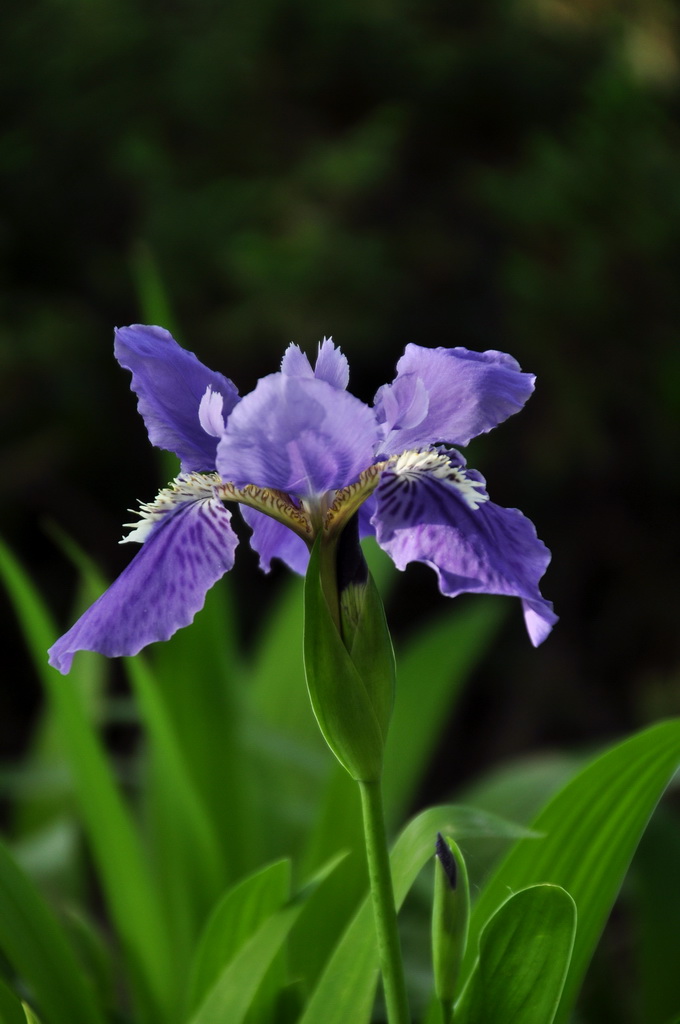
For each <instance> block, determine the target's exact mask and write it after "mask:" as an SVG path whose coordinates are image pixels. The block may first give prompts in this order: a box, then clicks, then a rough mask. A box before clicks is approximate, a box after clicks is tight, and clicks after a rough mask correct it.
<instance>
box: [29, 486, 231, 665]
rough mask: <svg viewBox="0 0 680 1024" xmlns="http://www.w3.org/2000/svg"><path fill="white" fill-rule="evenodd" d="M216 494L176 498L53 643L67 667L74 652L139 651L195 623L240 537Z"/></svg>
mask: <svg viewBox="0 0 680 1024" xmlns="http://www.w3.org/2000/svg"><path fill="white" fill-rule="evenodd" d="M230 520H231V514H230V513H229V512H227V510H226V509H225V508H224V506H223V505H222V503H221V502H219V501H217V500H216V499H214V498H212V497H210V498H201V499H199V500H194V501H189V502H185V503H184V504H181V505H178V506H177V507H176V508H175V509H174V511H172V512H171V513H169V514H168V515H167V516H165V517H164V518H163V519H162V520H160V521H159V522H158V524H157V525H156V526H155V527H154V528H153V530H152V532H151V533H150V534H149V536H148V538H147V540H146V541H145V542H144V544H143V546H142V548H141V550H140V551H139V553H138V554H137V555H136V556H135V557H134V558H133V560H132V561H131V562H130V564H129V565H128V567H127V568H126V569H124V570H123V572H122V573H121V575H120V576H119V577H118V579H117V580H115V581H114V582H113V583H112V584H111V586H110V587H109V589H108V590H107V591H106V592H105V593H104V594H102V596H101V597H100V598H99V599H98V600H97V601H95V603H94V604H93V605H92V606H91V607H90V608H89V609H88V610H87V611H86V612H85V614H84V615H82V616H81V617H80V618H79V619H78V621H77V622H76V624H75V625H74V626H72V627H71V629H69V631H68V632H67V633H65V634H64V636H62V637H61V639H59V640H57V642H56V643H55V644H54V646H53V647H51V648H50V651H49V656H50V659H49V660H50V664H51V665H54V666H55V668H58V669H59V671H60V672H63V673H66V672H68V671H69V669H70V668H71V662H72V660H73V655H74V654H75V652H76V651H99V653H100V654H105V655H106V656H107V657H109V658H116V657H120V656H122V655H132V654H136V653H137V652H138V651H140V650H141V649H142V647H146V645H147V644H150V643H153V642H154V641H156V640H167V639H168V638H169V637H171V636H172V634H173V633H175V632H176V631H177V630H178V629H180V628H181V627H182V626H187V625H189V623H190V622H192V621H193V618H194V615H195V614H196V612H198V611H199V610H200V609H201V608H202V607H203V603H204V601H205V595H206V593H207V591H208V590H209V589H210V587H211V586H212V585H213V583H215V582H216V581H217V580H218V579H219V578H220V577H221V576H223V575H224V573H225V572H228V570H229V569H231V567H232V566H233V564H234V551H235V549H236V545H237V544H238V539H237V537H236V534H235V533H234V531H233V529H232V527H231V524H230Z"/></svg>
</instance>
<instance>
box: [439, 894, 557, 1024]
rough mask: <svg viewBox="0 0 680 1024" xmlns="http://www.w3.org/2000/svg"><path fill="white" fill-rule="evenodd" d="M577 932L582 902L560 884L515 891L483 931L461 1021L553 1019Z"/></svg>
mask: <svg viewBox="0 0 680 1024" xmlns="http://www.w3.org/2000/svg"><path fill="white" fill-rule="evenodd" d="M575 934H576V904H575V903H574V901H573V899H572V898H571V896H570V895H569V893H568V892H566V891H565V890H564V889H562V888H561V887H560V886H557V885H535V886H531V887H530V888H528V889H523V890H522V891H521V892H517V893H515V894H514V895H513V896H511V897H510V899H509V900H506V902H505V903H504V904H503V905H502V906H501V907H499V909H498V910H497V911H496V913H495V914H494V915H493V917H492V918H491V920H490V921H487V923H486V925H485V927H484V930H483V931H482V934H481V936H480V940H479V959H478V961H477V964H476V966H475V970H474V972H473V974H472V977H471V979H470V984H469V986H468V988H467V989H466V991H465V993H464V994H463V997H462V999H461V1004H462V1005H461V1006H457V1007H456V1013H455V1018H454V1019H455V1021H456V1024H481V1022H482V1021H483V1022H484V1024H551V1022H552V1021H553V1019H554V1016H555V1013H556V1011H557V1007H558V1005H559V1001H560V995H561V993H562V988H563V986H564V981H565V978H566V976H567V970H568V968H569V961H570V958H571V951H572V948H573V945H574V936H575Z"/></svg>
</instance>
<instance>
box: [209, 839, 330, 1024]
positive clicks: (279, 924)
mask: <svg viewBox="0 0 680 1024" xmlns="http://www.w3.org/2000/svg"><path fill="white" fill-rule="evenodd" d="M339 863H340V859H339V858H334V859H333V861H331V862H330V863H329V864H327V865H325V866H324V868H322V869H321V871H319V872H318V873H317V874H316V875H315V876H314V878H313V879H312V880H311V882H310V883H309V885H307V886H306V887H305V889H303V890H302V892H300V893H299V894H298V896H297V897H296V898H295V899H294V900H293V902H292V903H291V904H290V905H289V906H287V907H284V908H283V909H282V910H280V911H278V912H277V913H275V914H272V915H271V916H270V917H268V918H267V919H266V920H265V921H264V922H263V923H262V924H261V925H260V927H259V928H258V929H257V931H256V932H255V933H254V934H253V935H252V936H251V937H250V938H249V939H248V940H247V941H246V942H245V943H244V945H242V946H241V948H240V949H239V951H238V952H237V953H236V955H235V956H234V957H233V959H232V960H231V961H230V962H229V963H228V964H227V966H226V967H225V968H224V969H223V970H222V972H221V974H220V975H219V977H218V979H217V981H216V983H215V984H214V985H213V987H212V989H211V990H210V992H209V993H208V995H207V997H206V999H205V1000H204V1001H203V1003H202V1004H201V1006H200V1008H199V1009H198V1011H197V1013H195V1014H194V1015H193V1016H192V1017H191V1019H190V1024H225V1022H226V1021H228V1022H229V1024H241V1022H242V1021H243V1020H244V1018H245V1016H246V1014H247V1013H248V1010H249V1009H250V1008H251V1006H252V1004H253V1002H254V1000H255V998H256V996H257V994H258V989H259V988H260V985H261V984H262V982H263V980H264V979H265V976H266V974H267V972H268V971H269V969H270V967H271V965H272V964H273V963H274V960H275V959H276V957H277V956H278V955H279V953H280V951H281V947H282V946H283V943H284V942H285V940H286V938H287V937H288V935H289V933H290V931H291V929H292V928H293V927H294V925H295V924H296V922H297V921H298V920H299V919H300V917H301V915H303V914H304V912H305V909H306V907H307V904H308V901H309V898H310V896H311V895H312V894H313V893H314V892H315V891H316V889H317V887H319V886H323V885H324V883H325V882H326V880H327V879H328V878H329V877H331V876H332V873H333V871H334V870H335V868H336V866H337V865H338V864H339Z"/></svg>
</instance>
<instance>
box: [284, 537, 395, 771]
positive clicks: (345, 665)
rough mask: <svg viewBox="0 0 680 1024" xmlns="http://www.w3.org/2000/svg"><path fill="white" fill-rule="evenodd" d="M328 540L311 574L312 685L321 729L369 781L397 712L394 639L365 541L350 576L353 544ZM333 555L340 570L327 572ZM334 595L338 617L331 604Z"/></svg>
mask: <svg viewBox="0 0 680 1024" xmlns="http://www.w3.org/2000/svg"><path fill="white" fill-rule="evenodd" d="M323 543H324V537H323V535H320V536H318V537H317V539H316V542H315V544H314V547H313V549H312V553H311V557H310V561H309V567H308V569H307V575H306V577H305V625H304V661H305V676H306V679H307V688H308V691H309V696H310V700H311V702H312V708H313V711H314V715H315V717H316V720H317V722H318V724H319V728H320V729H321V732H322V733H323V736H324V739H325V740H326V742H327V743H328V745H329V747H330V748H331V750H332V751H333V753H334V754H335V756H336V757H337V759H338V760H339V761H340V763H341V764H342V765H343V767H344V768H345V769H346V770H347V771H348V772H349V774H350V775H351V776H352V777H353V778H354V779H357V780H361V781H363V782H370V781H374V780H377V779H378V778H379V777H380V775H381V772H382V763H383V752H384V746H385V739H386V737H387V730H388V726H389V720H390V716H391V712H392V704H393V699H394V682H395V668H394V653H393V650H392V641H391V638H390V635H389V631H388V629H387V623H386V620H385V613H384V609H383V607H382V602H381V600H380V596H379V594H378V591H377V588H376V586H375V584H374V582H373V580H372V578H371V576H370V574H369V573H368V569H367V567H366V565H365V562H363V556H362V555H361V549H360V548H359V546H358V541H357V543H356V549H355V550H352V551H351V553H350V558H349V561H350V563H351V564H352V566H353V571H352V572H350V574H349V575H347V574H346V572H345V569H346V567H347V564H348V551H347V549H345V548H343V546H342V545H340V546H339V548H338V551H337V552H336V551H335V546H334V547H333V549H332V550H330V551H328V550H325V551H324V550H323V549H322V545H323ZM357 552H358V555H359V557H360V559H361V561H360V562H359V561H357V554H356V553H357ZM329 557H330V558H331V559H333V560H335V559H336V557H337V562H335V568H336V572H335V573H332V572H329V571H328V565H327V564H326V563H327V560H328V558H329ZM361 563H363V565H362V564H361ZM324 570H325V578H322V572H324ZM327 594H328V595H329V597H327ZM333 598H335V599H336V600H337V605H336V615H335V616H334V615H333V614H332V612H331V609H330V607H329V599H330V600H333Z"/></svg>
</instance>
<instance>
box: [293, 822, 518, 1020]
mask: <svg viewBox="0 0 680 1024" xmlns="http://www.w3.org/2000/svg"><path fill="white" fill-rule="evenodd" d="M437 832H441V833H442V834H443V835H451V836H455V838H456V839H463V838H465V837H467V836H494V835H506V836H512V837H517V836H518V835H522V836H524V835H526V834H527V833H526V830H524V829H518V828H517V827H516V826H514V825H512V824H511V823H509V822H504V821H503V820H502V819H500V818H497V817H496V816H495V815H486V814H484V813H483V812H481V811H477V810H475V809H474V808H470V807H459V806H455V805H454V806H450V807H432V808H429V809H428V810H426V811H423V812H422V814H419V815H418V817H417V818H414V819H413V821H411V822H409V824H408V825H407V826H406V828H405V829H404V830H403V832H402V833H401V835H400V836H399V838H398V839H397V841H396V843H395V845H394V849H393V851H392V854H391V867H392V880H393V883H394V897H395V902H396V906H397V908H399V907H400V906H401V904H402V903H403V901H404V899H405V898H406V894H407V892H408V890H409V889H410V887H411V885H412V884H413V881H414V879H415V878H416V876H417V874H418V872H419V871H420V870H421V868H422V867H423V865H424V864H425V863H426V862H427V860H428V859H429V858H430V857H431V856H433V855H434V844H435V837H436V835H437ZM377 980H378V950H377V946H376V937H375V929H374V924H373V916H372V907H371V902H370V898H369V897H367V898H366V899H365V900H364V901H363V903H362V905H361V907H360V908H359V910H358V911H357V913H356V914H355V916H354V918H353V919H352V921H351V922H350V924H349V925H348V927H347V928H346V930H345V932H344V934H343V936H342V938H341V939H340V941H339V943H338V945H337V946H336V948H335V950H334V952H333V955H332V957H331V959H330V960H329V962H328V964H327V966H326V969H325V970H324V972H323V974H322V976H321V979H320V980H319V983H318V984H317V986H316V988H315V989H314V991H313V993H312V995H311V998H310V1000H309V1002H308V1004H307V1007H306V1009H305V1012H304V1013H303V1015H302V1017H301V1018H300V1021H299V1024H318V1021H323V1022H324V1024H347V1021H350V1020H351V1021H352V1024H366V1022H367V1021H368V1020H369V1019H370V1015H371V1008H372V1005H373V999H374V994H375V986H376V983H377Z"/></svg>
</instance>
